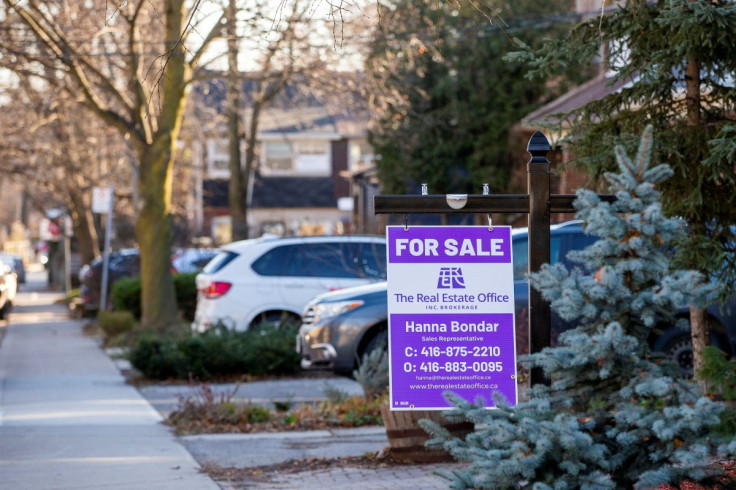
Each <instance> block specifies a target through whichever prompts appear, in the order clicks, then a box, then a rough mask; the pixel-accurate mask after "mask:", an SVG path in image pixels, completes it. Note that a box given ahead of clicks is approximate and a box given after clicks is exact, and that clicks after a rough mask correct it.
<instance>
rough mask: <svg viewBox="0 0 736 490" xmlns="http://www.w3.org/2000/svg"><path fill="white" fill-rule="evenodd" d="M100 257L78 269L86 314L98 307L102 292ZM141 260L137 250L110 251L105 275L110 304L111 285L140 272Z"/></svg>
mask: <svg viewBox="0 0 736 490" xmlns="http://www.w3.org/2000/svg"><path fill="white" fill-rule="evenodd" d="M102 266H103V259H102V257H100V258H98V259H95V260H93V261H92V263H91V264H88V265H85V266H84V267H82V270H80V271H79V282H80V284H81V287H80V296H81V299H82V305H83V307H84V312H85V313H86V314H89V313H93V312H96V311H97V310H99V309H100V296H101V294H102ZM140 270H141V261H140V254H139V252H138V250H135V249H126V250H120V251H117V252H111V253H110V258H109V264H108V275H107V279H108V280H107V303H108V306H110V305H111V304H112V303H111V300H110V291H111V290H112V285H113V284H114V283H115V281H117V280H118V279H121V278H123V277H135V276H138V275H139V274H140Z"/></svg>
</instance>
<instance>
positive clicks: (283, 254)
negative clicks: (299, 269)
mask: <svg viewBox="0 0 736 490" xmlns="http://www.w3.org/2000/svg"><path fill="white" fill-rule="evenodd" d="M294 248H295V247H294V245H282V246H280V247H276V248H272V249H271V250H269V251H268V252H266V253H264V254H263V255H261V256H260V257H258V258H257V259H256V260H255V261H254V262H253V264H251V268H252V269H253V270H254V271H255V272H256V273H257V274H260V275H262V276H280V275H282V274H283V270H284V267H285V266H286V264H288V263H289V260H291V254H292V249H294Z"/></svg>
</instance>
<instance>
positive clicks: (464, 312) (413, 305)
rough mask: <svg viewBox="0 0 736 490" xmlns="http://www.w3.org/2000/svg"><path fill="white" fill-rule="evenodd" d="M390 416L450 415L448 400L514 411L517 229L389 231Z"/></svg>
mask: <svg viewBox="0 0 736 490" xmlns="http://www.w3.org/2000/svg"><path fill="white" fill-rule="evenodd" d="M386 235H387V238H388V240H387V246H388V314H389V364H390V379H391V386H390V388H391V390H390V397H391V401H390V403H391V409H392V410H413V409H416V410H446V409H447V408H449V407H450V406H451V405H450V404H449V403H448V402H447V400H445V398H444V397H443V395H442V394H443V393H444V392H446V391H451V392H453V393H456V394H458V395H460V396H462V397H463V398H465V399H466V400H468V401H470V402H476V401H477V399H478V397H481V398H483V399H484V403H485V405H486V406H488V407H492V406H493V405H494V400H493V394H494V393H500V394H501V395H503V396H504V397H505V399H506V400H507V402H508V403H510V404H512V405H515V404H516V400H517V390H516V343H515V339H514V278H513V263H512V261H511V249H512V247H511V228H509V227H505V226H503V227H493V228H489V227H487V226H458V227H454V226H453V227H440V226H410V227H403V226H389V227H388V228H387V233H386Z"/></svg>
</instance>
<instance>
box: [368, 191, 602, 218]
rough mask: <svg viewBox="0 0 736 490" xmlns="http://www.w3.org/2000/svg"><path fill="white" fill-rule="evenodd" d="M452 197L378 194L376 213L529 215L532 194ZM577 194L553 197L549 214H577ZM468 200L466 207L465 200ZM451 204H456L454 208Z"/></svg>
mask: <svg viewBox="0 0 736 490" xmlns="http://www.w3.org/2000/svg"><path fill="white" fill-rule="evenodd" d="M449 196H450V197H449V198H448V196H446V195H442V194H435V195H428V196H404V195H378V196H375V197H374V198H373V206H374V213H375V214H391V213H403V214H410V213H528V212H529V195H528V194H486V195H484V194H468V195H467V196H464V195H462V196H461V195H455V194H450V195H449ZM599 197H600V198H601V199H602V200H604V201H608V202H611V201H613V200H614V199H615V197H614V196H612V195H607V194H604V195H600V196H599ZM576 198H577V196H576V195H574V194H551V195H550V196H549V211H550V212H551V213H574V212H575V208H574V207H573V205H572V203H573V201H575V199H576ZM463 200H464V201H465V203H464V205H462V201H463ZM448 202H454V203H456V204H455V205H454V206H453V207H451V206H450V204H448Z"/></svg>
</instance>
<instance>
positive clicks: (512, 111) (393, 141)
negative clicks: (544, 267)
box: [366, 0, 570, 193]
mask: <svg viewBox="0 0 736 490" xmlns="http://www.w3.org/2000/svg"><path fill="white" fill-rule="evenodd" d="M382 5H383V6H382V7H380V8H381V10H382V13H381V22H380V23H379V25H378V27H377V30H376V33H375V35H374V39H373V42H372V45H371V52H370V54H369V56H368V59H367V62H366V73H367V76H368V82H369V91H370V92H371V97H372V106H373V108H374V117H373V121H372V124H371V131H370V141H371V143H372V144H373V145H374V147H375V148H376V153H377V154H380V155H381V159H380V160H379V161H378V172H379V178H380V179H381V183H382V185H383V187H384V190H385V191H386V192H395V193H401V192H405V191H406V190H407V184H409V183H410V182H426V183H428V184H429V186H430V188H431V189H432V192H464V191H473V192H478V191H479V186H480V184H481V183H484V182H488V183H490V184H491V187H492V189H494V190H495V191H500V190H504V189H507V188H508V186H509V184H508V182H509V176H510V171H511V161H512V160H510V156H509V152H508V150H507V147H508V136H509V130H510V128H511V127H512V126H513V125H514V124H515V123H516V122H518V120H519V119H520V117H521V116H522V115H523V114H524V113H525V112H527V111H530V110H532V109H533V108H534V107H535V106H536V105H538V104H541V103H542V102H544V101H545V100H546V99H547V98H549V97H553V96H554V95H556V94H558V93H560V91H561V90H564V88H565V85H564V83H559V84H557V85H556V86H554V87H552V88H550V87H549V86H546V85H545V83H544V81H535V82H530V81H528V80H525V79H524V78H523V73H524V69H525V66H524V65H523V64H522V63H509V62H504V61H503V60H502V57H503V55H504V54H506V53H507V52H509V51H510V50H511V49H512V48H513V44H512V43H511V37H510V36H511V35H514V36H519V37H520V38H523V39H525V40H526V41H527V42H529V43H535V42H536V40H539V39H541V38H542V36H544V35H550V36H554V35H555V34H556V33H558V32H561V31H560V29H559V28H558V27H555V25H556V24H555V19H556V18H555V14H559V13H561V12H566V11H568V10H569V8H570V2H568V1H566V0H559V1H557V0H556V1H549V2H543V3H540V2H533V1H527V0H524V1H520V2H496V1H492V2H490V4H489V5H488V6H487V7H488V8H489V10H491V11H494V12H495V13H494V14H493V17H492V18H491V22H488V20H487V19H483V17H482V16H481V15H480V14H479V11H478V8H477V6H476V5H475V4H474V3H472V2H434V1H426V0H424V1H421V2H410V1H407V0H392V1H389V2H387V3H382ZM523 20H524V22H522V21H523Z"/></svg>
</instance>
